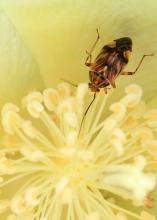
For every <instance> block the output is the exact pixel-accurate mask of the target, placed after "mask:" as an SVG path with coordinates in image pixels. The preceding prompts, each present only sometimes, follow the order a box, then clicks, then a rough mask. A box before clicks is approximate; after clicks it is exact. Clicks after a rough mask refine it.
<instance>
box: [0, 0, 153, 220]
mask: <svg viewBox="0 0 157 220" xmlns="http://www.w3.org/2000/svg"><path fill="white" fill-rule="evenodd" d="M1 5H2V8H3V9H5V13H6V14H8V17H10V18H11V20H12V22H13V23H14V24H15V26H16V28H17V29H18V31H19V32H20V33H21V35H22V37H23V40H24V43H25V45H27V47H29V48H31V51H32V53H33V55H34V56H35V58H36V60H37V61H38V63H39V65H40V71H39V69H38V67H37V64H36V63H35V61H34V59H33V57H32V56H31V55H30V53H29V52H28V50H26V49H24V46H23V42H22V41H21V39H20V37H19V35H18V34H17V31H16V30H15V28H14V27H13V25H12V24H11V22H10V20H9V18H8V17H7V16H6V14H5V13H4V12H1V15H0V34H1V47H0V54H1V87H0V91H1V94H2V95H1V97H2V98H1V104H3V103H6V104H5V105H3V108H2V109H1V115H2V120H1V121H2V123H1V124H2V127H3V130H4V133H3V132H2V133H1V139H0V143H1V151H0V154H1V157H0V173H1V178H0V182H1V183H0V188H1V190H2V192H1V195H2V196H1V199H0V205H1V206H0V211H1V212H2V215H1V216H2V217H1V219H7V220H23V219H24V220H28V219H30V220H31V219H32V220H34V219H35V220H37V219H38V220H47V219H54V220H57V219H60V220H70V219H71V220H114V219H115V220H127V219H141V220H153V219H155V216H156V213H155V210H154V208H153V209H150V211H149V210H148V208H147V207H151V206H153V207H154V203H155V202H154V203H153V199H154V198H155V196H154V193H152V191H154V189H155V185H156V168H157V166H156V165H157V159H156V155H157V150H156V144H157V139H156V137H157V135H156V132H157V129H156V126H157V110H156V109H155V107H156V106H155V105H156V103H157V102H156V96H155V95H156V79H157V76H156V74H155V71H156V67H155V59H156V58H155V57H151V58H148V59H147V60H145V62H144V63H143V65H142V67H141V69H140V70H139V71H138V73H137V74H136V75H135V76H134V77H121V78H120V77H119V78H120V79H119V80H118V82H117V87H118V88H117V89H116V90H113V91H110V92H109V93H108V95H105V94H104V93H100V94H98V95H97V98H96V100H95V103H94V104H93V106H92V107H91V108H90V111H89V112H88V114H87V116H86V118H85V121H84V123H83V127H82V129H81V133H80V134H79V129H80V123H81V120H82V117H83V112H84V111H85V109H86V107H87V105H88V104H89V102H90V99H91V98H92V94H91V92H89V91H88V86H87V84H86V83H81V84H79V82H81V81H86V82H87V76H88V73H87V71H88V70H87V69H86V68H85V67H84V66H83V63H84V60H85V56H86V55H85V53H84V51H85V50H86V49H89V48H90V46H91V45H92V43H93V41H94V39H95V37H96V33H95V29H96V28H97V27H98V28H99V29H100V33H101V40H100V42H99V44H98V45H97V48H98V47H102V46H103V45H104V44H105V42H109V41H111V40H113V39H115V38H118V37H121V36H130V37H132V38H133V42H135V45H134V47H133V48H134V53H133V56H132V61H131V63H132V64H131V65H130V66H128V69H129V70H132V69H133V70H134V69H135V67H136V66H137V64H138V60H139V59H140V58H141V56H142V55H143V54H145V53H152V52H154V53H155V52H156V49H157V48H156V47H157V46H156V43H155V42H156V41H155V40H156V36H155V34H154V33H155V26H153V24H155V21H156V11H155V5H156V3H155V2H154V1H149V4H148V5H147V2H146V1H144V2H143V1H136V2H129V1H124V2H122V1H121V2H118V3H117V2H116V1H108V2H105V1H102V0H99V1H93V2H91V1H82V0H81V1H76V2H74V1H70V0H68V1H54V0H51V1H44V3H43V2H42V1H36V2H34V3H33V4H32V3H29V2H28V1H27V2H26V1H22V2H21V1H20V2H18V1H15V2H14V5H13V4H11V2H10V1H5V2H3V1H2V3H1ZM137 6H140V9H139V7H137ZM135 21H136V23H135ZM97 48H96V50H95V51H96V52H97V51H98V50H97ZM152 68H153V71H152ZM40 72H41V73H42V77H41V74H40ZM148 75H149V77H148ZM60 78H65V79H68V80H71V81H72V82H74V83H77V84H79V85H78V87H77V89H76V88H73V87H71V86H70V85H69V84H67V83H61V84H59V85H58V86H55V88H52V85H55V84H56V83H57V82H58V81H59V79H60ZM43 80H44V82H45V85H46V86H44V83H43ZM137 82H138V84H135V83H137ZM21 83H22V84H21ZM130 83H132V84H130ZM127 84H130V85H129V86H128V87H126V85H127ZM124 85H125V86H124ZM139 85H140V86H139ZM43 87H47V88H45V89H43ZM124 90H125V92H124ZM143 92H144V96H143ZM22 96H24V98H22ZM149 102H150V103H151V104H149ZM150 108H151V109H150ZM16 185H17V186H16ZM151 213H152V214H151Z"/></svg>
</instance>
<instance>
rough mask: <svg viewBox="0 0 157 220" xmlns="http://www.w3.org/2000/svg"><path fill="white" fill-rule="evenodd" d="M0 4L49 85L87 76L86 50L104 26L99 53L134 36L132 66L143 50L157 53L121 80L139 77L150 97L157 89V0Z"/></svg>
mask: <svg viewBox="0 0 157 220" xmlns="http://www.w3.org/2000/svg"><path fill="white" fill-rule="evenodd" d="M0 5H1V8H3V9H5V11H6V13H7V15H8V16H9V17H10V18H11V20H12V22H13V23H14V25H15V26H16V28H17V30H18V31H19V32H20V34H21V36H22V38H23V39H24V42H25V44H26V46H27V47H29V48H30V50H31V51H32V53H33V55H34V57H35V58H36V60H37V62H38V64H39V66H40V70H41V73H42V76H43V78H44V81H45V83H46V85H48V86H52V85H55V84H56V83H58V82H59V79H60V78H65V79H68V80H70V81H72V82H75V83H79V82H81V81H88V68H87V67H85V66H84V60H85V58H86V54H85V50H86V49H89V48H90V47H91V45H92V44H93V41H94V40H95V38H96V32H95V29H96V28H99V31H100V35H101V40H100V42H99V43H98V45H97V48H96V50H95V53H94V54H97V52H98V51H99V50H100V48H101V47H102V46H103V45H104V44H106V43H108V42H110V41H111V40H113V39H116V38H119V37H122V36H130V37H131V38H132V39H133V43H134V45H133V53H132V56H131V58H130V63H129V66H128V68H127V69H128V70H134V69H135V67H136V66H137V64H138V61H139V60H140V58H141V56H142V55H143V54H147V53H152V52H154V53H156V56H154V57H153V58H152V57H151V58H147V59H146V60H145V61H144V63H143V65H142V67H141V69H140V70H139V71H138V73H137V74H136V76H133V77H127V76H121V79H120V82H121V83H122V85H123V84H125V83H126V82H127V83H130V82H139V83H140V84H141V85H143V87H144V89H145V91H146V92H145V93H146V95H147V97H150V96H152V92H153V94H155V93H156V92H155V90H156V79H157V73H156V70H157V63H156V59H157V36H156V33H157V1H156V0H149V1H148V0H133V1H130V0H121V1H117V0H49V1H48V0H43V1H37V0H36V1H26V0H25V1H24V0H19V1H16V0H14V1H11V0H10V1H6V0H1V2H0ZM118 87H120V86H119V85H118ZM117 91H118V90H117Z"/></svg>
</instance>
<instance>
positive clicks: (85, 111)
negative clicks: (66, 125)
mask: <svg viewBox="0 0 157 220" xmlns="http://www.w3.org/2000/svg"><path fill="white" fill-rule="evenodd" d="M95 98H96V92H95V93H94V96H93V99H92V101H91V102H90V104H89V105H88V107H87V109H86V111H85V113H84V115H83V118H82V121H81V125H80V129H79V133H78V135H80V132H81V128H82V125H83V122H84V119H85V117H86V115H87V113H88V111H89V109H90V107H91V105H92V104H93V102H94V100H95Z"/></svg>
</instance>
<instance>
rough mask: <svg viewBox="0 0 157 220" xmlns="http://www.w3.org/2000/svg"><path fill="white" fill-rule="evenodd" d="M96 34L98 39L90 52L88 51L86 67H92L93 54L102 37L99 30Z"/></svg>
mask: <svg viewBox="0 0 157 220" xmlns="http://www.w3.org/2000/svg"><path fill="white" fill-rule="evenodd" d="M96 32H97V38H96V41H95V42H94V44H93V46H92V48H91V49H90V51H89V52H88V51H86V53H87V54H88V56H87V58H86V61H85V65H86V66H90V65H91V62H92V52H93V50H94V48H95V46H96V44H97V43H98V41H99V39H100V35H99V31H98V28H97V29H96Z"/></svg>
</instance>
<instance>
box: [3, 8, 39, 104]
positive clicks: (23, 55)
mask: <svg viewBox="0 0 157 220" xmlns="http://www.w3.org/2000/svg"><path fill="white" fill-rule="evenodd" d="M42 86H43V81H42V78H41V76H40V73H39V68H38V66H37V64H36V62H35V60H34V59H33V57H32V55H31V54H30V52H29V51H28V50H27V49H26V48H25V46H24V43H23V41H22V40H21V37H20V36H19V34H18V33H17V31H16V29H15V28H14V26H13V24H12V23H11V22H10V20H9V18H8V17H7V15H6V14H5V13H4V12H3V11H0V104H2V103H4V102H6V101H14V102H17V101H18V99H19V98H20V97H21V96H22V95H24V94H25V93H27V92H29V91H30V90H32V89H35V88H38V89H40V88H41V87H42Z"/></svg>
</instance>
